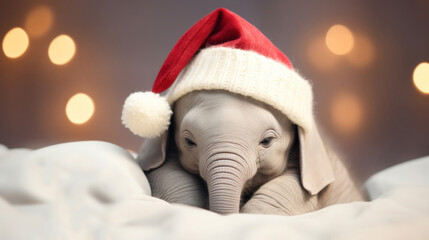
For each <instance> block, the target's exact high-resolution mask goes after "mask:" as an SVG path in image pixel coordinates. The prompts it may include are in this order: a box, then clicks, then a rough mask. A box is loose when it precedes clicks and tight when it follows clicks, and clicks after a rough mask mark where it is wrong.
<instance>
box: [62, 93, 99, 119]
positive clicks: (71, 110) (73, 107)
mask: <svg viewBox="0 0 429 240" xmlns="http://www.w3.org/2000/svg"><path fill="white" fill-rule="evenodd" d="M93 114H94V102H93V101H92V99H91V97H89V96H88V95H86V94H84V93H77V94H75V95H73V97H71V98H70V99H69V101H68V102H67V105H66V115H67V117H68V119H69V120H70V122H72V123H74V124H83V123H85V122H87V121H88V120H89V119H90V118H91V117H92V115H93Z"/></svg>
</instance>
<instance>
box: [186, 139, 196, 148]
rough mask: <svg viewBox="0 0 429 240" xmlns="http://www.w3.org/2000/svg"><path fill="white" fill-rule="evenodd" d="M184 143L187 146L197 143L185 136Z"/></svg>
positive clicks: (193, 145)
mask: <svg viewBox="0 0 429 240" xmlns="http://www.w3.org/2000/svg"><path fill="white" fill-rule="evenodd" d="M185 143H186V145H187V146H188V147H195V146H197V144H196V143H195V142H194V141H192V140H191V139H189V138H185Z"/></svg>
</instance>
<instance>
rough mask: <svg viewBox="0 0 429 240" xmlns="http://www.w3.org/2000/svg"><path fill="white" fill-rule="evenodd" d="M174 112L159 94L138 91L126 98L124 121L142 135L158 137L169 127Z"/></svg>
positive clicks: (137, 133) (132, 129)
mask: <svg viewBox="0 0 429 240" xmlns="http://www.w3.org/2000/svg"><path fill="white" fill-rule="evenodd" d="M172 113H173V112H172V111H171V109H170V105H169V104H168V102H167V101H166V100H165V98H163V97H161V96H160V95H159V94H155V93H153V92H144V93H143V92H136V93H133V94H131V95H130V96H129V97H128V98H127V99H126V100H125V103H124V108H123V109H122V123H123V124H124V125H125V127H127V128H129V129H130V130H131V132H133V133H134V134H136V135H139V136H141V137H147V138H153V137H158V136H159V135H161V134H162V133H163V132H164V131H165V130H167V129H168V126H169V125H170V117H171V114H172Z"/></svg>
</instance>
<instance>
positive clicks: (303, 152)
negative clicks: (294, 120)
mask: <svg viewBox="0 0 429 240" xmlns="http://www.w3.org/2000/svg"><path fill="white" fill-rule="evenodd" d="M298 136H299V143H300V144H299V145H300V165H301V182H302V185H303V186H304V188H305V189H306V190H307V191H308V192H309V193H310V194H311V195H314V194H317V193H319V192H320V191H321V190H322V189H323V188H325V187H326V186H327V185H328V184H330V183H331V182H333V181H334V180H335V176H334V173H333V171H332V165H331V161H330V159H329V156H328V154H327V152H326V149H325V145H324V144H323V142H322V139H321V137H320V134H319V131H318V129H317V127H316V125H315V124H313V126H312V129H311V130H309V131H304V130H303V129H302V128H301V127H298Z"/></svg>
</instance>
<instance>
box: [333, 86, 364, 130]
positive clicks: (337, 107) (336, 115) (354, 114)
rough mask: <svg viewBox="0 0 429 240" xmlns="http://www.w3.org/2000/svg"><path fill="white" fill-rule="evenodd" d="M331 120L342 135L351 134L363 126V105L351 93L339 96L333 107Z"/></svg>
mask: <svg viewBox="0 0 429 240" xmlns="http://www.w3.org/2000/svg"><path fill="white" fill-rule="evenodd" d="M330 113H331V120H332V124H333V125H334V127H335V128H336V129H337V130H338V131H339V132H341V133H344V134H351V133H353V132H355V131H356V130H357V129H358V128H359V127H360V125H361V124H362V114H363V112H362V104H361V103H360V101H359V100H358V99H357V97H356V96H354V95H353V94H351V93H346V92H344V93H341V94H339V95H337V96H336V97H335V98H334V99H333V102H332V105H331V111H330Z"/></svg>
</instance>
